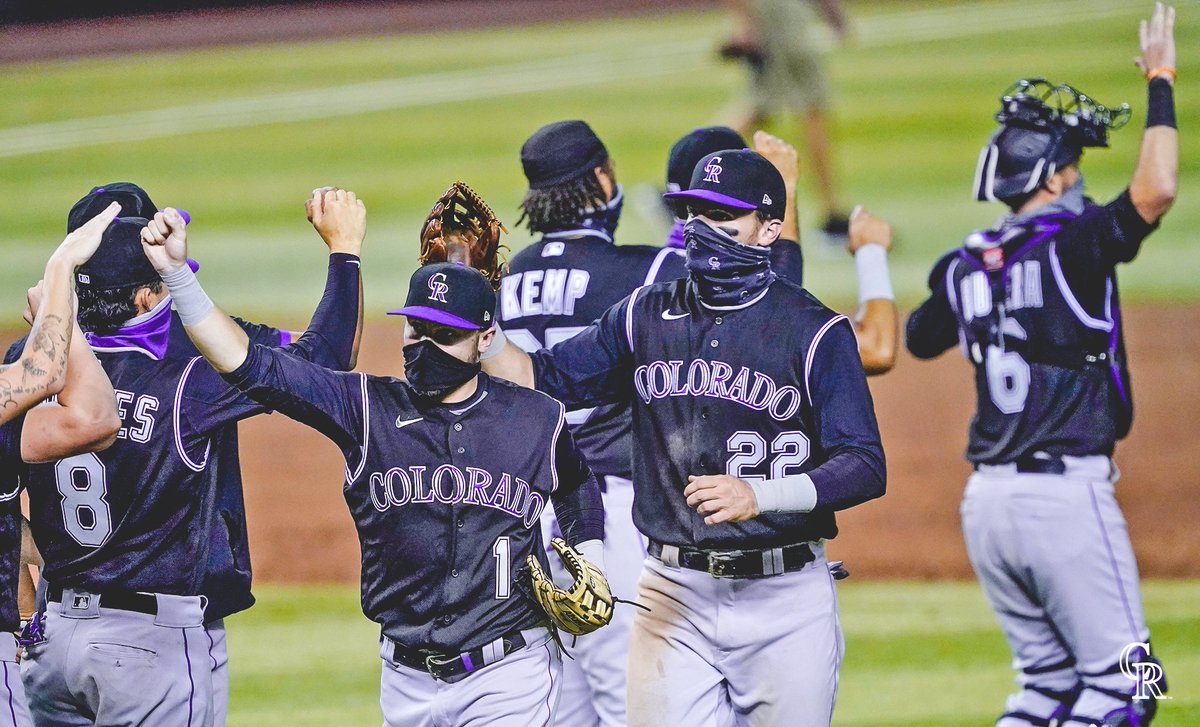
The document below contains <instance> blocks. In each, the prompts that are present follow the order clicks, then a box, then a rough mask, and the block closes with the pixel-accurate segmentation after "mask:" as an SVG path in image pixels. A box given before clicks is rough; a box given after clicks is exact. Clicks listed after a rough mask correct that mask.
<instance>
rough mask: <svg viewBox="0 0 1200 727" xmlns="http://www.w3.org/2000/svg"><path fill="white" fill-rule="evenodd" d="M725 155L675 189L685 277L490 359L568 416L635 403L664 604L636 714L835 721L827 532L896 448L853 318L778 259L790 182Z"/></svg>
mask: <svg viewBox="0 0 1200 727" xmlns="http://www.w3.org/2000/svg"><path fill="white" fill-rule="evenodd" d="M719 155H720V156H721V162H720V163H716V164H714V163H713V160H714V157H715V156H716V155H709V156H708V157H705V158H704V159H702V160H701V162H700V164H698V165H697V166H696V170H695V172H694V173H693V176H692V180H691V184H690V186H689V189H687V190H684V191H680V192H675V193H670V194H671V195H672V198H674V199H679V200H682V201H686V204H688V205H689V207H690V210H691V214H690V218H689V221H688V223H687V225H686V227H685V230H684V235H685V238H686V239H687V260H686V263H687V269H688V277H687V278H686V279H682V280H676V281H671V282H666V283H656V284H651V285H646V286H642V287H640V288H638V289H637V290H635V291H634V292H633V293H632V294H631V295H629V296H628V297H627V298H625V299H624V300H622V301H621V302H619V303H617V304H616V305H614V306H612V307H610V308H609V309H608V310H607V311H605V312H604V314H603V315H602V316H601V317H600V319H599V320H598V321H596V322H595V323H594V324H592V325H590V326H589V327H588V328H586V329H585V330H584V331H582V332H580V333H579V334H577V335H576V336H574V337H572V338H570V339H569V340H567V341H564V342H562V343H559V344H557V345H556V346H554V347H553V348H551V349H549V350H541V351H538V352H536V353H534V354H532V355H529V354H525V353H523V352H521V351H520V349H518V348H516V347H514V346H505V347H504V348H503V349H502V350H501V352H500V353H499V354H497V355H495V356H493V357H490V358H487V359H485V360H484V366H485V370H488V371H490V372H492V373H494V374H495V375H498V376H503V377H504V378H507V379H510V380H512V381H516V382H518V383H522V384H525V385H534V384H536V386H537V388H538V389H540V390H542V391H545V392H546V393H548V394H550V395H552V396H554V397H556V398H558V399H559V400H561V401H563V402H564V404H565V405H566V406H567V407H569V408H576V407H583V406H595V405H600V404H612V403H625V402H628V403H631V404H632V406H633V442H634V446H633V477H632V480H633V483H634V502H633V512H634V523H635V524H636V525H637V528H638V530H640V531H641V532H642V533H643V534H644V535H645V536H647V538H648V539H649V557H648V558H647V559H646V561H645V566H644V569H643V572H642V576H641V579H640V581H639V588H638V591H639V598H638V600H639V602H640V603H641V604H643V605H645V606H648V607H649V609H650V610H649V611H648V612H643V611H638V612H637V613H636V615H635V620H634V626H633V638H632V643H631V646H630V654H629V676H628V683H627V689H628V719H629V723H630V724H631V725H665V724H672V725H674V724H687V725H709V724H733V723H734V721H735V715H736V719H740V720H749V721H750V722H751V723H755V724H787V725H801V726H806V725H828V724H829V721H830V719H831V715H832V710H833V702H834V696H835V693H836V687H837V674H838V668H839V665H840V663H841V653H842V640H841V632H840V628H839V626H838V620H837V606H836V596H835V591H834V584H833V579H832V576H831V575H830V573H829V570H828V567H827V564H826V560H825V555H824V544H823V541H824V540H825V539H827V538H831V537H833V536H834V535H836V532H837V528H836V525H835V521H834V512H835V511H837V510H841V509H845V508H848V507H852V506H854V505H857V504H859V503H861V502H864V501H866V500H869V499H871V498H874V497H878V496H880V495H882V494H883V490H884V460H883V449H882V446H881V445H880V441H879V433H878V429H877V426H876V423H875V415H874V412H873V410H872V403H871V395H870V391H869V390H868V389H867V385H866V378H865V376H864V375H863V370H862V366H861V364H860V363H859V358H858V352H857V350H856V344H855V340H854V331H853V329H852V327H851V326H850V324H849V320H848V319H847V318H846V317H845V316H841V315H837V314H836V313H834V312H832V311H830V310H829V309H827V308H825V307H824V306H822V305H821V304H820V303H819V302H818V301H817V300H816V299H815V298H813V297H812V296H811V295H809V294H808V293H806V292H805V291H804V290H803V289H801V288H800V287H799V286H796V285H794V284H792V283H790V282H788V281H787V280H785V279H782V278H779V277H777V276H776V275H774V274H773V273H772V271H771V268H770V262H769V260H770V258H769V252H768V250H767V249H766V246H768V245H770V244H771V243H773V242H775V240H776V239H777V238H778V236H779V234H780V230H781V229H782V226H783V217H784V209H785V197H786V195H785V192H784V180H783V178H782V176H781V175H780V173H779V172H778V170H776V169H775V167H774V166H773V165H772V164H771V162H770V161H768V160H767V159H765V158H764V157H762V156H760V155H758V154H756V153H754V152H751V151H749V150H731V151H725V152H720V153H719ZM718 167H719V168H718ZM763 341H770V342H771V346H770V347H764V346H763V345H762V342H763ZM718 616H719V617H718Z"/></svg>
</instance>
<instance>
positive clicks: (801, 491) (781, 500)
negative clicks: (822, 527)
mask: <svg viewBox="0 0 1200 727" xmlns="http://www.w3.org/2000/svg"><path fill="white" fill-rule="evenodd" d="M749 484H750V489H752V490H754V497H755V499H757V500H758V511H759V512H812V509H813V508H814V507H816V506H817V487H816V485H814V484H813V481H812V478H811V477H809V476H808V475H792V476H790V477H779V478H777V479H774V480H766V481H763V482H759V481H753V482H750V483H749Z"/></svg>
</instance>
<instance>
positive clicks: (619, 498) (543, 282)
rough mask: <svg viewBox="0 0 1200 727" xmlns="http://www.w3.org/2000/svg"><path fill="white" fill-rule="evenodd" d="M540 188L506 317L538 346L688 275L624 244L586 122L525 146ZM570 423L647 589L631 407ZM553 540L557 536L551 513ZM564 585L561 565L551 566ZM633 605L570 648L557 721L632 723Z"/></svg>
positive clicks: (551, 129) (621, 553) (617, 587)
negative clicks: (618, 240)
mask: <svg viewBox="0 0 1200 727" xmlns="http://www.w3.org/2000/svg"><path fill="white" fill-rule="evenodd" d="M521 164H522V167H523V168H524V170H525V176H526V178H527V179H528V181H529V190H528V191H527V192H526V194H525V199H524V201H523V202H522V204H521V208H522V211H523V213H524V215H523V217H522V220H523V221H525V222H526V223H527V224H528V226H529V229H530V231H532V232H534V233H538V234H540V235H541V239H540V240H538V241H537V242H534V243H533V244H532V245H530V246H529V247H527V248H525V249H524V250H522V251H521V252H519V253H518V254H517V255H516V256H514V257H513V259H512V261H511V263H510V266H509V273H508V275H507V276H505V278H504V279H503V280H502V282H501V288H500V306H499V309H498V311H497V315H496V318H497V320H498V321H499V322H500V324H501V325H502V326H503V327H504V331H505V334H506V335H507V336H508V338H509V340H511V341H513V342H514V343H516V344H517V345H519V346H520V347H521V348H523V349H525V350H526V351H530V352H532V351H537V350H538V349H540V348H543V347H544V346H553V345H554V344H556V343H558V342H560V341H563V340H566V339H567V338H570V337H571V336H574V335H575V334H576V333H578V332H579V331H581V330H583V329H584V328H586V327H587V326H588V325H590V324H591V323H592V321H595V320H596V319H597V318H599V317H600V316H601V314H603V313H604V311H606V310H607V309H608V308H609V307H610V306H612V305H613V304H614V303H616V302H618V301H620V300H621V299H622V298H624V297H625V296H626V295H628V294H629V293H630V292H631V291H633V290H634V289H636V288H638V287H639V286H642V285H646V284H648V283H654V282H656V281H659V280H674V279H676V278H679V277H682V276H684V275H685V274H686V273H687V271H686V270H685V269H684V267H683V253H682V252H681V251H678V250H671V249H663V248H660V247H652V246H648V245H616V244H614V242H615V241H614V235H615V230H616V227H617V223H618V221H619V216H620V212H621V207H622V201H623V198H624V195H623V192H622V189H621V185H620V184H619V183H618V182H617V181H616V176H615V173H614V169H613V163H612V160H611V159H610V158H609V155H608V150H607V149H606V147H605V146H604V143H603V142H602V141H601V140H600V138H599V137H597V136H596V134H595V132H593V131H592V129H591V127H589V126H588V125H587V124H586V123H585V122H583V121H561V122H558V123H553V124H548V125H546V126H543V127H542V128H540V129H538V130H537V131H536V132H535V133H534V134H533V135H532V136H530V137H529V139H528V140H527V141H526V142H525V144H524V146H522V147H521ZM567 423H568V425H569V426H570V428H571V433H572V435H573V436H574V438H575V441H576V443H577V444H578V445H579V449H580V451H581V452H582V453H583V455H584V456H585V458H586V459H587V462H588V464H589V465H590V466H591V467H592V469H593V471H595V473H596V479H597V481H598V482H599V483H600V490H601V493H602V497H603V501H604V525H605V536H606V537H605V539H604V563H605V566H606V567H607V575H608V577H609V582H610V584H611V586H612V589H613V593H614V594H615V595H616V596H618V597H620V598H626V599H632V598H633V597H634V596H635V595H636V594H637V578H638V575H639V574H640V573H641V569H642V561H643V560H644V559H645V557H646V551H645V544H644V543H643V541H642V538H641V537H640V536H639V535H638V533H637V530H636V529H635V528H634V526H633V519H632V507H633V483H632V482H631V478H632V472H631V470H630V467H631V461H632V452H631V445H630V440H629V437H630V407H629V404H628V403H627V402H621V403H616V404H611V405H606V406H599V407H595V408H588V409H582V410H579V411H572V412H569V413H568V414H567ZM543 522H544V525H545V529H546V534H547V535H552V534H553V533H554V531H555V530H556V529H557V527H558V526H557V524H556V523H555V521H554V513H553V511H552V509H551V508H547V512H546V515H545V516H544V517H543ZM551 567H552V569H554V571H555V573H556V575H557V576H558V577H559V578H561V577H562V576H561V573H559V572H558V571H560V570H561V569H560V568H558V566H557V563H556V562H554V561H553V560H552V561H551ZM632 625H633V609H620V610H618V611H616V612H615V613H614V615H613V621H612V623H611V624H610V625H609V626H608V627H607V628H605V629H602V630H600V631H598V632H597V633H594V634H590V635H588V636H584V637H581V638H579V639H577V640H575V641H574V642H573V643H571V644H568V645H567V651H568V653H569V654H570V656H571V657H572V658H571V659H569V660H567V661H565V662H564V664H563V681H562V684H563V687H562V698H561V699H560V700H559V707H558V713H557V717H556V719H557V724H559V725H563V726H564V727H590V726H592V725H598V724H601V725H623V724H625V673H626V669H625V665H626V661H627V656H628V652H629V630H630V628H631V627H632Z"/></svg>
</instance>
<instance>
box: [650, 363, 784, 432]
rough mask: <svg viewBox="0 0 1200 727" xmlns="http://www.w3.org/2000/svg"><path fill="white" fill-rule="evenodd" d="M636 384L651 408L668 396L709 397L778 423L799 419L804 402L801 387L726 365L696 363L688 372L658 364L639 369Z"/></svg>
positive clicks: (690, 366) (671, 364)
mask: <svg viewBox="0 0 1200 727" xmlns="http://www.w3.org/2000/svg"><path fill="white" fill-rule="evenodd" d="M752 377H753V381H752V380H751V378H752ZM633 382H634V386H635V387H637V391H638V395H639V396H641V398H642V401H643V402H645V403H647V404H649V403H650V402H651V401H652V400H654V399H662V398H664V397H668V396H708V397H715V398H718V399H726V400H728V401H735V402H737V403H739V404H741V405H742V406H745V407H748V408H750V409H754V410H755V411H766V412H767V413H768V414H770V415H771V418H772V419H775V420H776V421H785V420H787V419H791V418H792V417H793V416H795V415H796V412H797V411H799V410H800V404H801V401H802V396H801V394H800V389H798V388H797V387H795V386H792V385H787V386H779V385H778V384H776V383H775V380H774V379H772V378H771V377H770V376H767V375H766V374H764V373H761V372H759V371H751V370H750V369H749V368H747V367H746V366H742V367H740V368H739V369H738V370H737V372H736V373H734V370H733V367H732V366H730V365H729V364H727V363H725V362H724V361H705V360H704V359H695V360H693V361H692V362H691V363H690V364H688V367H687V370H686V371H685V370H684V368H683V361H654V362H652V363H649V364H643V365H642V366H638V367H637V369H635V370H634V372H633Z"/></svg>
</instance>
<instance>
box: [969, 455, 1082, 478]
mask: <svg viewBox="0 0 1200 727" xmlns="http://www.w3.org/2000/svg"><path fill="white" fill-rule="evenodd" d="M984 464H990V463H984ZM1004 464H1011V465H1016V467H1017V473H1018V474H1022V475H1061V474H1065V473H1066V471H1067V463H1066V462H1064V461H1063V458H1062V457H1035V456H1033V455H1030V454H1027V455H1025V456H1023V457H1018V458H1017V459H1016V460H1014V461H1012V462H1004V463H1001V466H1003V465H1004ZM975 469H979V465H976V466H975Z"/></svg>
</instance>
